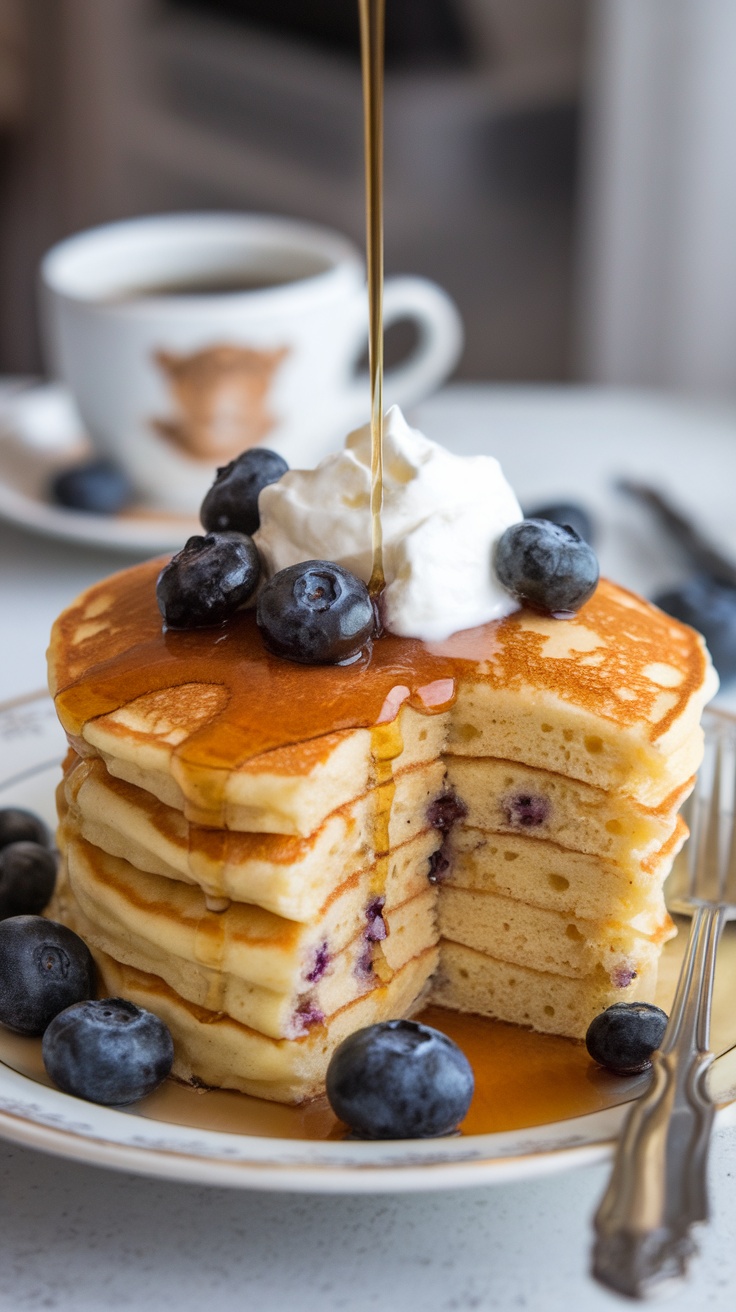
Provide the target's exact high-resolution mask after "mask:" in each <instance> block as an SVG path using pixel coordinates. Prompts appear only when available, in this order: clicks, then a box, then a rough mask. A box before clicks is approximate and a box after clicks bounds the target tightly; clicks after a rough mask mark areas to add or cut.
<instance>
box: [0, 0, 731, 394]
mask: <svg viewBox="0 0 736 1312" xmlns="http://www.w3.org/2000/svg"><path fill="white" fill-rule="evenodd" d="M387 24H388V31H387V65H388V74H387V89H386V265H387V271H388V272H390V273H391V272H413V273H423V274H426V275H428V276H430V277H433V278H435V279H436V280H437V281H438V282H440V283H441V284H442V285H443V286H445V287H446V288H447V289H448V291H449V292H450V293H451V294H452V295H453V296H454V297H455V299H456V300H457V302H458V304H459V306H460V309H461V311H462V314H463V317H464V319H465V323H466V328H467V347H466V351H465V356H464V359H463V362H462V365H461V369H460V373H461V375H462V376H464V377H467V378H488V379H501V380H509V379H514V380H554V379H569V378H574V377H584V378H590V379H594V380H600V381H609V382H622V383H632V382H633V383H644V384H654V385H667V386H675V387H678V386H679V387H686V388H692V389H703V388H705V389H710V390H713V389H715V390H721V391H723V390H726V391H733V390H736V243H735V242H734V232H735V231H736V152H734V149H733V147H732V138H733V135H734V126H733V125H734V112H733V110H734V104H733V102H734V99H735V98H736V90H735V89H734V88H736V80H735V79H734V75H733V66H734V62H735V56H736V0H388V16H387ZM199 208H203V209H213V208H223V209H254V210H260V211H277V212H281V213H287V214H294V215H302V216H304V217H306V218H309V219H314V220H318V221H320V222H323V223H326V224H329V225H332V226H334V227H337V228H340V229H342V230H343V231H345V232H347V233H348V234H350V235H351V236H352V237H353V238H354V239H355V240H356V241H357V242H358V243H360V244H361V245H362V242H363V224H364V219H363V161H362V125H361V95H360V76H359V62H358V31H357V0H0V372H2V371H6V372H7V371H10V370H14V371H27V370H33V369H38V368H39V367H40V361H39V352H38V343H37V338H36V326H35V314H34V306H33V287H34V274H35V268H36V265H37V262H38V259H39V257H40V255H41V254H42V252H43V251H44V250H45V249H46V247H47V246H49V245H50V244H51V243H52V242H53V241H55V240H57V239H58V238H59V237H61V236H63V235H65V234H66V233H69V232H72V231H74V230H75V229H78V228H81V227H86V226H88V225H90V224H94V223H98V222H103V221H106V220H109V219H114V218H117V217H122V216H126V215H131V214H136V213H146V212H148V213H150V212H155V211H165V210H179V209H199ZM399 336H400V334H399Z"/></svg>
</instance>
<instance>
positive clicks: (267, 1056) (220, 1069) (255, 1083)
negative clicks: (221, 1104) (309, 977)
mask: <svg viewBox="0 0 736 1312" xmlns="http://www.w3.org/2000/svg"><path fill="white" fill-rule="evenodd" d="M67 923H68V924H69V925H70V926H71V928H72V929H76V932H77V933H80V934H82V936H84V924H83V922H82V921H81V920H79V919H77V918H75V913H74V911H73V909H72V910H70V911H69V913H68V919H67ZM92 955H93V956H94V958H95V961H96V963H97V967H98V970H99V972H100V976H101V980H102V986H103V989H104V990H105V993H106V995H107V996H116V997H125V998H129V999H130V1001H131V1002H135V1003H136V1004H137V1005H138V1006H140V1007H147V1008H148V1009H149V1010H150V1011H153V1012H155V1013H156V1015H157V1016H160V1017H161V1019H162V1020H163V1021H165V1022H166V1024H167V1025H168V1027H169V1029H170V1030H171V1033H172V1036H173V1039H174V1067H173V1073H174V1075H176V1076H178V1077H179V1078H180V1079H183V1080H186V1081H190V1082H193V1083H195V1084H205V1085H210V1086H213V1087H215V1088H221V1089H237V1090H239V1091H240V1092H241V1093H248V1094H251V1095H252V1096H253V1097H256V1098H268V1099H271V1100H273V1101H276V1102H291V1103H293V1102H302V1101H304V1100H305V1099H307V1098H313V1097H316V1096H317V1095H318V1094H321V1093H323V1092H324V1084H325V1072H326V1070H327V1065H328V1062H329V1059H330V1057H331V1055H332V1053H333V1052H334V1050H335V1048H336V1047H337V1045H338V1044H339V1043H342V1041H343V1039H345V1038H347V1036H348V1035H349V1034H352V1033H353V1032H354V1031H355V1030H358V1029H361V1028H362V1027H363V1026H364V1025H374V1024H376V1023H377V1022H378V1021H382V1020H390V1019H392V1018H393V1017H395V1016H406V1015H411V1014H413V1013H414V1012H415V1011H419V1010H421V1008H422V1007H423V1006H424V1005H425V1003H426V992H425V990H426V983H427V980H428V979H429V978H430V977H431V976H432V975H433V974H434V972H435V971H436V969H437V960H438V953H437V948H428V949H426V950H425V951H424V952H423V953H422V955H421V956H420V957H415V958H414V960H413V961H410V962H409V963H408V964H407V965H406V966H404V968H403V969H402V970H399V971H397V973H396V974H395V975H394V976H393V978H392V979H391V981H390V982H389V983H388V984H380V985H378V986H377V987H376V988H375V989H373V990H372V991H371V992H370V993H367V994H365V995H364V996H363V997H361V998H357V999H356V1000H355V1001H354V1002H352V1003H350V1004H349V1005H347V1006H345V1007H344V1008H343V1009H342V1011H339V1012H336V1013H335V1014H334V1015H333V1016H331V1017H330V1019H329V1021H327V1022H326V1023H325V1024H324V1025H320V1026H318V1027H316V1028H315V1029H313V1030H311V1031H310V1032H309V1033H308V1034H306V1035H304V1036H303V1037H302V1038H299V1039H272V1038H269V1037H268V1036H266V1035H264V1034H261V1033H259V1032H258V1031H257V1030H252V1029H249V1028H248V1026H246V1025H241V1024H239V1022H238V1021H234V1020H233V1019H232V1018H231V1017H230V1016H225V1015H222V1014H218V1013H215V1012H212V1011H207V1010H206V1009H205V1008H203V1007H197V1006H196V1005H195V1004H194V1003H191V1002H186V1001H185V1000H184V999H183V998H181V997H180V996H179V994H178V993H176V992H175V991H174V990H173V989H172V988H170V987H169V986H168V985H167V984H165V983H164V981H163V980H162V979H161V978H160V977H159V976H157V975H147V974H145V973H144V972H142V971H139V970H136V969H135V968H134V967H132V966H126V965H124V964H122V963H121V962H118V961H115V960H114V958H113V957H110V956H108V955H107V954H106V953H105V952H102V951H100V950H99V949H97V948H94V947H93V948H92Z"/></svg>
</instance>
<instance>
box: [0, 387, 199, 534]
mask: <svg viewBox="0 0 736 1312" xmlns="http://www.w3.org/2000/svg"><path fill="white" fill-rule="evenodd" d="M90 454H91V448H90V444H89V440H88V438H87V437H86V435H85V433H84V431H83V428H82V424H81V421H80V419H79V415H78V414H77V411H76V409H75V407H74V404H73V402H72V400H71V397H70V396H69V393H68V392H67V391H66V389H65V388H64V387H62V386H61V385H59V384H56V383H38V384H34V385H31V386H28V387H26V388H24V389H23V390H20V391H17V392H14V393H11V394H10V395H9V396H8V397H6V398H5V399H4V400H3V402H2V405H1V406H0V517H1V518H3V519H7V520H10V522H11V523H13V524H19V525H21V526H22V527H23V528H28V529H31V530H32V531H33V532H35V533H43V534H44V535H45V536H47V537H53V538H63V539H65V540H66V541H70V542H81V543H87V544H89V545H90V546H103V547H110V548H115V549H117V550H118V551H130V552H133V553H135V554H136V555H155V554H157V553H158V552H166V551H176V550H178V549H179V547H182V546H183V545H184V542H185V541H186V539H187V538H188V537H189V535H190V534H191V533H196V532H198V531H199V532H201V527H200V525H199V521H198V520H197V518H196V516H189V515H179V514H176V513H174V512H172V511H166V510H162V509H160V508H156V507H152V506H144V505H133V506H131V507H130V508H128V509H127V510H125V511H123V512H121V513H120V514H117V515H93V514H88V513H86V512H82V511H79V510H66V509H65V508H64V507H63V506H56V505H54V504H53V503H52V502H51V501H50V500H49V498H48V487H49V484H50V481H51V478H52V477H53V475H54V474H55V473H57V471H58V470H60V469H63V468H65V467H66V466H68V465H72V464H74V463H76V462H78V461H82V460H84V459H86V458H88V457H89V456H90Z"/></svg>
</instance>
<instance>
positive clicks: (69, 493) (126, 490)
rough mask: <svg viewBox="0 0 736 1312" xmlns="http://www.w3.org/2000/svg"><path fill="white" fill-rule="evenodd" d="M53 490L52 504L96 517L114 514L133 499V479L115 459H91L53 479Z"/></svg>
mask: <svg viewBox="0 0 736 1312" xmlns="http://www.w3.org/2000/svg"><path fill="white" fill-rule="evenodd" d="M50 490H51V499H52V501H56V502H58V504H59V505H60V506H66V507H67V508H68V509H69V510H87V511H89V512H91V513H92V514H95V515H114V514H116V513H117V511H119V510H123V509H124V508H125V506H127V505H128V504H129V503H130V502H131V501H132V500H133V485H132V483H131V482H130V479H129V478H128V476H127V474H124V473H123V471H122V469H118V467H117V465H114V464H113V463H112V461H111V460H90V461H88V462H87V464H85V465H74V466H73V468H72V469H62V471H61V473H60V474H56V475H55V476H54V478H53V479H52V480H51V489H50Z"/></svg>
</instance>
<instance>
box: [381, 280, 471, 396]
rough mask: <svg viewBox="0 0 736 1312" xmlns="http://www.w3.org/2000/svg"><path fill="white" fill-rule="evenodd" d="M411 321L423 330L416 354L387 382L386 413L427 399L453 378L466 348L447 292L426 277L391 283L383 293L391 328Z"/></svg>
mask: <svg viewBox="0 0 736 1312" xmlns="http://www.w3.org/2000/svg"><path fill="white" fill-rule="evenodd" d="M398 319H411V320H413V321H414V323H415V324H416V326H417V329H418V330H419V341H418V342H417V346H416V349H415V351H414V352H413V354H412V355H410V356H409V358H408V359H407V360H404V361H402V363H401V364H399V365H397V366H396V368H395V369H389V370H388V371H387V372H386V374H385V375H384V379H383V394H384V400H385V405H386V408H388V406H390V405H394V404H396V405H401V406H409V405H414V404H415V403H416V402H417V401H421V400H423V398H424V397H425V396H428V395H429V393H430V392H432V391H434V389H435V388H436V387H438V386H439V384H440V383H442V382H444V380H445V379H446V378H447V377H448V376H449V375H450V374H451V373H452V371H453V369H454V368H455V365H456V364H457V362H458V360H459V359H460V355H461V352H462V349H463V321H462V319H461V318H460V312H459V310H458V309H457V306H456V305H455V302H454V301H453V300H451V299H450V297H449V296H448V295H447V292H445V291H443V290H442V288H441V287H438V286H437V284H436V283H434V282H430V281H429V280H428V279H427V278H389V279H388V281H387V282H386V285H385V287H384V292H383V322H384V326H385V327H386V328H388V327H389V325H390V324H392V323H396V321H397V320H398Z"/></svg>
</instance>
